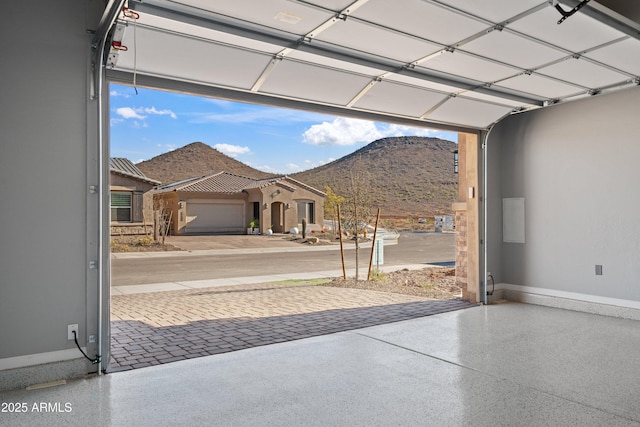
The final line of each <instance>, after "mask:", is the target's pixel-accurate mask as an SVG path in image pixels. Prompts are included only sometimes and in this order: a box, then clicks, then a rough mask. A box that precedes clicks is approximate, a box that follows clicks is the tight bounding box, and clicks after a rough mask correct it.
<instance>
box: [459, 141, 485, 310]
mask: <svg viewBox="0 0 640 427" xmlns="http://www.w3.org/2000/svg"><path fill="white" fill-rule="evenodd" d="M478 180H479V178H478V135H476V134H468V133H459V134H458V201H457V202H456V203H454V204H453V206H452V208H453V210H454V211H455V226H456V283H457V284H458V285H459V286H460V287H461V288H462V298H463V299H464V300H467V301H470V302H474V303H477V302H480V299H479V296H480V291H479V290H480V281H479V280H480V237H479V236H480V230H479V224H480V222H479V204H478Z"/></svg>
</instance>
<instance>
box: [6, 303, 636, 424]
mask: <svg viewBox="0 0 640 427" xmlns="http://www.w3.org/2000/svg"><path fill="white" fill-rule="evenodd" d="M0 401H1V402H2V404H3V409H4V408H8V407H9V406H8V405H7V403H9V402H11V403H14V404H22V403H24V404H25V405H24V408H26V413H15V412H3V413H0V425H3V426H4V425H7V426H12V427H13V426H36V425H43V426H56V425H60V426H75V425H83V426H85V425H94V426H108V425H113V426H175V425H181V426H182V425H183V426H199V425H202V426H214V425H222V426H227V425H229V426H232V425H233V426H263V425H273V426H299V425H300V426H302V425H304V426H307V425H312V426H313V425H318V426H327V425H339V426H342V425H344V426H371V425H381V426H389V425H402V426H404V425H420V426H431V425H433V426H444V425H473V426H498V425H504V426H515V425H545V426H547V425H562V426H564V425H575V426H591V425H593V426H614V425H624V426H628V425H640V323H639V322H638V321H633V320H623V319H617V318H611V317H603V316H597V315H592V314H585V313H579V312H572V311H566V310H560V309H554V308H546V307H540V306H533V305H525V304H517V303H504V304H497V305H490V306H477V307H472V308H468V309H465V310H459V311H454V312H449V313H443V314H437V315H434V316H429V317H424V318H419V319H413V320H407V321H403V322H398V323H393V324H387V325H380V326H373V327H369V328H364V329H358V330H353V331H348V332H340V333H336V334H331V335H324V336H319V337H313V338H308V339H303V340H299V341H291V342H286V343H280V344H273V345H268V346H262V347H256V348H251V349H246V350H241V351H237V352H232V353H225V354H220V355H214V356H208V357H202V358H198V359H192V360H185V361H180V362H176V363H171V364H167V365H162V366H154V367H150V368H142V369H137V370H133V371H127V372H119V373H114V374H109V375H106V376H103V377H99V378H88V379H83V380H78V381H70V382H68V383H67V384H65V385H60V386H56V387H51V388H45V389H40V390H32V391H27V390H18V391H13V392H5V393H0ZM43 403H44V406H41V405H42V404H43ZM34 404H35V406H34ZM43 407H44V408H45V409H47V410H48V412H44V413H43V412H38V411H37V409H39V408H43ZM14 408H15V406H14Z"/></svg>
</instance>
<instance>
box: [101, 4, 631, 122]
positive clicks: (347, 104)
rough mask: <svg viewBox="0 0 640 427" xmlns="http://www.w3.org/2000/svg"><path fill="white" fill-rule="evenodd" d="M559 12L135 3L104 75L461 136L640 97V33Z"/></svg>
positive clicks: (612, 17) (607, 15)
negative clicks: (578, 103)
mask: <svg viewBox="0 0 640 427" xmlns="http://www.w3.org/2000/svg"><path fill="white" fill-rule="evenodd" d="M550 3H551V2H548V1H541V0H519V1H513V0H484V1H477V0H394V1H388V0H270V1H266V0H234V1H222V0H219V1H211V0H176V1H173V0H144V1H141V0H129V3H128V7H129V8H130V9H129V10H125V11H124V12H121V13H120V15H119V18H118V19H117V21H116V25H115V27H114V29H113V30H112V32H111V39H110V40H109V43H110V45H111V50H110V52H109V55H108V58H107V60H106V62H107V70H108V71H107V75H108V76H109V77H110V78H111V79H112V80H113V81H118V82H123V83H129V84H131V83H133V82H134V81H135V82H136V84H141V85H155V86H159V87H163V86H164V87H174V88H175V87H176V86H175V85H173V86H172V85H171V84H168V82H179V83H180V84H181V85H182V86H180V87H182V88H183V89H184V88H187V89H185V90H188V91H192V92H195V93H202V94H212V95H214V96H219V97H226V98H231V99H236V100H248V101H252V102H259V103H264V104H272V105H281V106H290V107H294V108H306V109H314V110H316V111H328V112H333V113H335V114H342V115H347V116H354V117H364V118H370V117H372V116H375V117H377V119H378V120H387V121H391V122H402V123H410V124H417V125H422V126H428V127H435V128H442V129H454V130H462V131H464V130H479V129H486V128H488V127H489V126H491V125H492V124H493V123H495V122H496V121H498V120H499V119H501V118H502V117H503V116H505V115H507V114H511V113H516V112H520V111H525V110H530V109H534V108H540V107H544V106H547V105H552V104H556V103H558V102H566V101H570V100H573V99H578V98H581V97H587V96H593V95H597V94H600V93H603V92H607V91H611V90H617V89H622V88H626V87H631V86H635V85H638V84H639V82H640V80H639V76H640V60H639V58H640V39H639V36H638V35H639V34H640V31H639V29H640V25H638V24H637V23H635V22H633V21H631V20H629V19H626V18H624V17H623V16H621V15H620V14H618V13H617V12H614V11H612V10H610V9H608V8H606V7H604V6H602V5H601V4H599V3H598V2H596V1H592V2H588V3H585V5H584V7H583V8H581V9H580V10H579V11H578V12H577V13H575V14H573V15H572V16H569V17H568V18H566V20H565V21H564V22H563V23H561V24H557V22H558V20H559V19H560V18H562V15H561V14H560V12H559V10H558V9H557V8H556V7H554V6H553V5H551V4H550ZM638 3H640V2H638ZM578 4H580V2H579V1H567V2H566V3H560V4H559V5H558V6H559V7H560V8H562V9H563V10H565V11H569V10H571V9H572V8H573V7H575V6H577V5H578Z"/></svg>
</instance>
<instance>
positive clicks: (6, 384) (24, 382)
mask: <svg viewBox="0 0 640 427" xmlns="http://www.w3.org/2000/svg"><path fill="white" fill-rule="evenodd" d="M3 360H7V359H3ZM5 365H6V366H8V365H7V364H5ZM97 366H98V365H92V364H91V363H90V362H89V361H88V360H86V359H85V358H84V357H80V358H76V359H71V360H63V361H56V362H48V363H41V364H38V365H30V366H20V367H13V368H8V369H1V370H0V391H6V390H16V389H21V388H25V387H28V386H31V385H35V384H42V383H48V382H53V381H58V380H69V379H74V378H81V377H84V376H86V375H87V374H91V373H97V370H98V368H97Z"/></svg>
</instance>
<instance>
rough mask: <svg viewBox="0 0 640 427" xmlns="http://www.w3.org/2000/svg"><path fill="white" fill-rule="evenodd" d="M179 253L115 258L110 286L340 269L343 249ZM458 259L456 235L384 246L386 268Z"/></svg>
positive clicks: (418, 236)
mask: <svg viewBox="0 0 640 427" xmlns="http://www.w3.org/2000/svg"><path fill="white" fill-rule="evenodd" d="M229 252H230V253H225V254H215V255H203V256H199V255H192V254H190V255H189V256H187V255H186V254H185V255H179V254H177V255H175V256H171V257H157V258H154V257H150V258H130V259H112V260H111V286H122V285H141V284H149V283H159V282H174V281H187V280H205V279H222V278H233V277H239V276H254V275H256V276H257V275H269V274H283V273H296V272H313V271H322V270H331V269H340V268H341V261H340V251H338V250H335V249H333V250H321V251H318V250H314V251H309V252H305V251H300V252H273V253H256V254H247V253H242V254H238V253H232V252H233V251H229ZM369 256H370V246H369V247H367V246H365V247H363V248H361V249H360V253H359V258H360V267H361V268H362V267H365V266H366V265H368V262H369ZM454 260H455V234H453V233H401V235H400V238H399V239H398V243H397V244H396V245H388V246H385V247H384V264H385V265H401V264H422V263H424V264H433V263H446V262H453V261H454ZM345 262H346V266H347V268H355V249H353V247H352V246H350V248H349V249H347V250H346V251H345Z"/></svg>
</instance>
